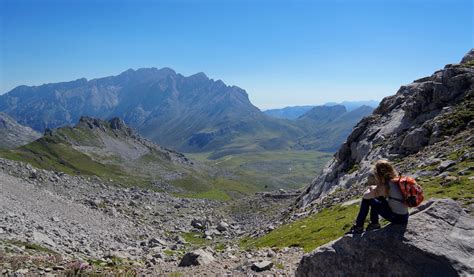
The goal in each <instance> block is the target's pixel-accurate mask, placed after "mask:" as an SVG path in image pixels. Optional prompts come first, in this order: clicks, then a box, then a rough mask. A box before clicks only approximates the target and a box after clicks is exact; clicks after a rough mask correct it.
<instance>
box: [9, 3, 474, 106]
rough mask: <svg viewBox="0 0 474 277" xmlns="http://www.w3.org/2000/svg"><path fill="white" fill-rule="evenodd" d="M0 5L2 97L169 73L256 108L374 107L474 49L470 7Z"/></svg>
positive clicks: (430, 4)
mask: <svg viewBox="0 0 474 277" xmlns="http://www.w3.org/2000/svg"><path fill="white" fill-rule="evenodd" d="M0 3H1V4H0V16H1V21H0V93H5V92H7V91H9V90H10V89H12V88H14V87H15V86H17V85H21V84H26V85H40V84H43V83H49V82H58V81H68V80H73V79H78V78H81V77H86V78H88V79H91V78H97V77H104V76H110V75H116V74H119V73H120V72H122V71H125V70H126V69H128V68H140V67H158V68H160V67H165V66H166V67H171V68H173V69H175V70H176V71H177V72H180V73H182V74H184V75H191V74H193V73H196V72H205V73H206V74H207V75H208V76H209V77H210V78H213V79H221V80H223V81H224V82H225V83H227V84H230V85H237V86H240V87H242V88H244V89H246V90H247V92H248V93H249V95H250V99H251V101H252V102H253V103H254V104H255V105H256V106H258V107H260V108H262V109H265V108H272V107H283V106H288V105H305V104H319V103H324V102H329V101H342V100H367V99H376V100H379V99H381V98H382V97H384V96H387V95H390V94H393V93H395V92H396V90H397V89H398V88H399V87H400V85H403V84H406V83H409V82H411V81H412V80H414V79H417V78H420V77H423V76H426V75H429V74H431V73H432V72H434V71H435V70H436V69H439V68H442V67H443V66H444V65H445V64H448V63H455V62H458V61H459V60H460V59H461V57H462V56H463V55H464V53H465V52H467V51H468V49H470V48H472V47H473V31H472V30H473V27H474V26H473V25H474V24H473V1H456V0H451V1H448V0H446V1H416V0H415V1H414V0H412V1H375V0H373V1H349V0H347V1H263V0H261V1H258V0H257V1H250V0H248V1H225V0H221V1H197V0H196V1H179V0H178V1H105V0H103V1H100V0H96V1H86V0H84V1H73V0H70V1H66V0H64V1H59V0H56V1H38V0H36V1H24V0H13V1H10V0H0Z"/></svg>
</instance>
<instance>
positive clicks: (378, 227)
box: [365, 223, 380, 232]
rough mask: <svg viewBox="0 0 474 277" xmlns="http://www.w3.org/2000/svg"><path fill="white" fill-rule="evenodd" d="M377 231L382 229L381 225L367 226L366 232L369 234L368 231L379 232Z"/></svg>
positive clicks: (370, 224)
mask: <svg viewBox="0 0 474 277" xmlns="http://www.w3.org/2000/svg"><path fill="white" fill-rule="evenodd" d="M377 229H380V224H378V223H369V225H368V226H367V228H366V229H365V231H366V232H368V231H373V230H377Z"/></svg>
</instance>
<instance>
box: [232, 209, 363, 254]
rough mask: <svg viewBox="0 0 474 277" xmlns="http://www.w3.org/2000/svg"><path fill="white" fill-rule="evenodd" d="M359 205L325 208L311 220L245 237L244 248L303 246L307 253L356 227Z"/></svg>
mask: <svg viewBox="0 0 474 277" xmlns="http://www.w3.org/2000/svg"><path fill="white" fill-rule="evenodd" d="M358 210H359V206H358V205H351V206H346V207H342V206H337V207H333V208H329V209H325V210H323V211H321V212H319V213H317V214H315V215H312V216H310V217H307V218H304V219H301V220H297V221H295V222H292V223H290V224H286V225H282V226H280V227H279V228H277V229H275V230H273V231H271V232H270V233H268V234H267V235H265V236H262V237H260V238H257V239H249V238H244V239H243V240H242V241H241V246H242V247H243V248H252V247H257V248H261V247H276V248H283V247H301V248H303V250H304V251H305V252H310V251H312V250H314V249H315V248H317V247H319V246H321V245H323V244H325V243H328V242H330V241H332V240H334V239H336V238H338V237H340V236H342V235H343V234H344V233H345V232H346V231H347V230H348V229H349V228H350V226H351V225H352V222H353V221H354V219H355V217H356V216H357V212H358Z"/></svg>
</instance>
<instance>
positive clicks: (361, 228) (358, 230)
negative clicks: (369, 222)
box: [346, 225, 364, 234]
mask: <svg viewBox="0 0 474 277" xmlns="http://www.w3.org/2000/svg"><path fill="white" fill-rule="evenodd" d="M363 232H364V226H357V225H352V227H351V229H350V230H349V231H348V232H347V233H346V234H362V233H363Z"/></svg>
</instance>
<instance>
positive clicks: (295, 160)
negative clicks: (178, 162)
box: [187, 151, 332, 193]
mask: <svg viewBox="0 0 474 277" xmlns="http://www.w3.org/2000/svg"><path fill="white" fill-rule="evenodd" d="M187 155H188V156H190V157H191V158H192V159H195V160H198V161H200V162H202V163H205V164H207V165H208V166H210V167H212V168H215V169H217V170H218V174H219V175H221V176H225V178H222V179H225V183H226V184H225V185H226V186H229V185H233V184H245V185H246V189H247V190H252V191H253V192H254V191H257V190H260V191H261V190H268V189H276V188H301V187H303V186H305V185H307V184H308V183H309V182H311V180H312V179H313V178H314V176H315V175H316V174H317V173H318V172H319V171H320V170H322V168H323V167H324V165H325V164H326V163H327V161H328V160H329V159H330V158H331V157H332V154H330V153H325V152H317V151H253V152H250V153H237V154H236V153H232V154H229V155H226V156H222V157H220V158H218V159H213V158H212V157H213V156H212V153H198V154H187ZM217 182H219V180H217ZM220 182H221V183H220V184H219V185H223V184H222V183H223V182H222V181H220ZM233 191H237V190H235V189H233ZM238 192H242V191H238ZM243 193H246V191H244V192H243Z"/></svg>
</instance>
